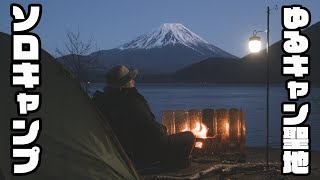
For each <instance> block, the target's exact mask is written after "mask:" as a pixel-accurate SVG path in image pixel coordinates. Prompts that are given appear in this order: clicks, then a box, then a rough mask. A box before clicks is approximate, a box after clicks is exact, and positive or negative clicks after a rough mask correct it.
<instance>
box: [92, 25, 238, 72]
mask: <svg viewBox="0 0 320 180" xmlns="http://www.w3.org/2000/svg"><path fill="white" fill-rule="evenodd" d="M96 53H99V54H100V59H99V64H101V65H103V66H105V67H106V69H107V68H110V67H112V66H114V65H117V64H124V65H127V66H129V67H135V68H138V69H139V70H140V72H141V73H143V74H161V73H173V72H175V71H177V70H178V69H181V68H183V67H186V66H187V65H190V64H193V63H197V62H200V61H201V60H203V59H205V58H208V57H216V58H226V59H238V58H237V57H236V56H234V55H232V54H230V53H228V52H226V51H224V50H222V49H220V48H218V47H216V46H214V45H212V44H210V43H208V42H207V41H205V40H204V39H203V38H201V37H200V36H199V35H197V34H195V33H194V32H192V31H191V30H189V29H188V28H186V27H185V26H183V25H182V24H179V23H165V24H162V25H161V26H159V27H158V28H157V29H155V30H153V31H151V32H150V33H146V34H143V35H140V36H139V37H137V38H136V39H134V40H132V41H130V42H128V43H124V44H123V45H120V46H119V47H118V48H114V49H110V50H102V51H99V52H94V53H92V54H91V55H89V56H93V55H95V54H96Z"/></svg>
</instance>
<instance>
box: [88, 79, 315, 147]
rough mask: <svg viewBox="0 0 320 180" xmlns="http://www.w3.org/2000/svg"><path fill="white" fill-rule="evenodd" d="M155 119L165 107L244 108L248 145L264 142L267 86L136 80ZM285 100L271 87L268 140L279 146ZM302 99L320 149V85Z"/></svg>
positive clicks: (278, 88) (283, 93)
mask: <svg viewBox="0 0 320 180" xmlns="http://www.w3.org/2000/svg"><path fill="white" fill-rule="evenodd" d="M103 87H104V85H103V84H98V83H97V84H91V86H90V88H89V90H90V92H95V91H96V90H102V89H103ZM137 88H138V90H139V91H140V92H141V93H142V94H143V95H144V96H145V98H146V99H147V101H148V102H149V105H150V106H151V109H152V111H153V112H154V114H155V116H156V117H157V120H158V121H159V122H160V121H161V111H162V110H165V109H172V110H176V109H186V110H188V109H192V108H197V109H204V108H213V109H218V108H226V109H230V108H243V109H244V111H245V114H246V116H245V118H246V129H247V145H248V146H253V147H261V146H265V144H266V138H265V135H266V86H264V85H221V84H219V85H218V84H217V85H213V84H212V85H199V84H137ZM283 101H287V91H286V90H285V87H284V86H280V85H275V86H271V87H270V106H269V111H270V114H269V127H270V128H269V142H270V145H271V146H272V147H277V148H279V147H281V115H282V114H281V103H282V102H283ZM303 101H309V102H311V114H310V116H309V119H308V121H307V124H310V125H311V138H312V141H311V143H312V144H311V147H312V149H313V150H320V141H318V140H317V139H316V138H320V88H312V89H311V93H310V95H309V96H308V97H307V98H305V99H303Z"/></svg>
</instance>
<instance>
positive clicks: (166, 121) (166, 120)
mask: <svg viewBox="0 0 320 180" xmlns="http://www.w3.org/2000/svg"><path fill="white" fill-rule="evenodd" d="M174 114H175V113H174V111H172V110H165V111H163V112H162V124H163V125H165V126H166V127H167V133H168V134H169V135H170V134H175V133H176V130H175V115H174Z"/></svg>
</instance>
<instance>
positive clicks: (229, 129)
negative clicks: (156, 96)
mask: <svg viewBox="0 0 320 180" xmlns="http://www.w3.org/2000/svg"><path fill="white" fill-rule="evenodd" d="M162 123H163V124H164V125H165V126H166V127H167V128H168V134H175V133H178V132H184V131H191V132H192V133H193V134H194V135H195V137H196V139H197V140H196V143H195V150H196V152H201V153H202V154H205V155H213V154H222V153H236V152H238V153H244V151H245V141H246V128H245V119H244V112H243V110H242V109H241V110H238V109H230V110H226V109H218V110H213V109H204V110H202V111H201V110H197V109H192V110H189V111H185V110H177V111H172V110H166V111H163V113H162Z"/></svg>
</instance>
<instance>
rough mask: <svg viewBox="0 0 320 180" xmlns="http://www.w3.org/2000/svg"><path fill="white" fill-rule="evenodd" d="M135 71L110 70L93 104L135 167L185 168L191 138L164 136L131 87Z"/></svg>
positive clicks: (143, 101)
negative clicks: (159, 165) (154, 164)
mask: <svg viewBox="0 0 320 180" xmlns="http://www.w3.org/2000/svg"><path fill="white" fill-rule="evenodd" d="M137 73H138V72H137V70H133V71H129V70H128V69H127V68H126V67H125V66H122V65H120V66H116V67H114V68H112V69H111V70H110V71H109V72H108V73H107V76H106V79H107V87H106V88H105V90H104V92H99V91H98V92H96V93H95V94H94V96H93V101H94V103H95V104H96V105H97V107H98V108H99V109H100V111H101V112H102V113H103V115H104V116H106V119H108V120H109V123H110V125H111V127H112V130H113V131H114V133H115V134H116V136H117V138H118V140H119V141H120V144H121V145H122V146H123V148H124V150H125V151H126V153H127V155H128V156H129V157H130V158H131V160H133V161H134V162H135V163H136V165H139V166H142V167H143V166H144V167H145V166H150V165H151V164H153V163H154V162H156V161H158V162H160V164H161V166H162V167H165V168H168V167H173V168H179V167H180V168H181V167H185V166H186V165H188V162H190V161H189V155H190V153H191V151H192V149H193V147H194V143H195V137H194V135H193V134H192V133H191V132H190V131H189V132H182V133H177V134H174V135H169V136H168V135H166V128H165V127H164V126H163V125H161V124H159V123H158V122H157V121H156V119H155V116H154V115H153V113H152V112H151V110H150V107H149V105H148V103H147V101H146V100H145V99H144V97H143V96H142V95H141V94H140V93H139V92H138V91H137V89H136V88H135V81H134V80H133V79H134V78H135V76H136V75H137Z"/></svg>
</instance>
